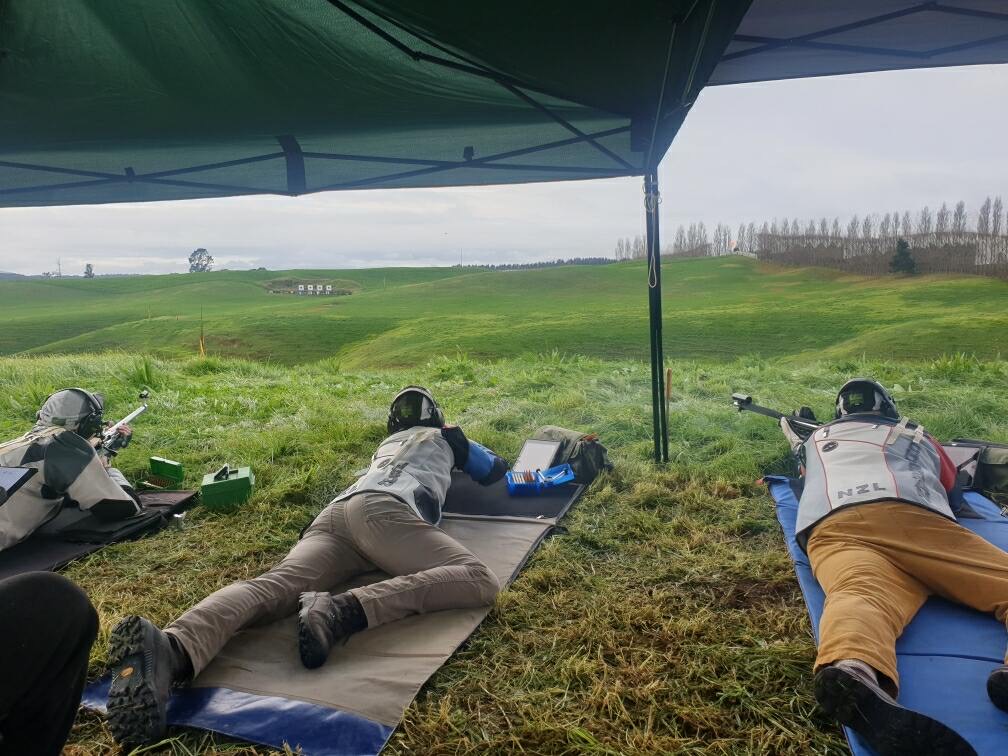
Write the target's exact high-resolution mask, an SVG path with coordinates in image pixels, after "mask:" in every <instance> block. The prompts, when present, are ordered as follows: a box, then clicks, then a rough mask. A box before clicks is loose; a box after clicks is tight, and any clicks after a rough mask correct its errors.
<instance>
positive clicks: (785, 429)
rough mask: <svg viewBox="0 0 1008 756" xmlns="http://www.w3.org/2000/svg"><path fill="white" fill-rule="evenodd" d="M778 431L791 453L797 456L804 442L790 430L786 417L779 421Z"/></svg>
mask: <svg viewBox="0 0 1008 756" xmlns="http://www.w3.org/2000/svg"><path fill="white" fill-rule="evenodd" d="M780 429H781V432H782V433H783V434H784V438H786V439H787V442H788V445H789V446H790V447H791V452H792V453H793V454H797V453H798V450H799V449H801V448H802V446H804V445H805V442H804V441H802V440H801V438H800V437H799V436H798V434H797V433H795V432H794V430H792V428H791V423H789V422H788V419H787V418H786V417H782V418H781V419H780Z"/></svg>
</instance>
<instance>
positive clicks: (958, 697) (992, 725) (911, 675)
mask: <svg viewBox="0 0 1008 756" xmlns="http://www.w3.org/2000/svg"><path fill="white" fill-rule="evenodd" d="M763 480H764V482H766V484H767V485H768V487H769V489H770V495H771V496H773V498H774V501H775V502H776V503H777V520H778V521H779V522H780V525H781V530H782V531H783V533H784V540H785V541H786V543H787V548H788V553H789V554H790V555H791V559H792V561H793V562H794V568H795V574H796V575H797V577H798V584H799V586H800V587H801V592H802V595H803V596H804V597H805V604H806V606H807V607H808V613H809V617H810V618H811V620H812V629H813V632H814V633H815V636H816V640H817V641H818V638H819V618H820V616H821V615H822V611H823V604H824V602H825V599H826V597H825V595H824V594H823V590H822V588H821V587H820V586H819V583H818V582H816V579H815V577H814V576H813V574H812V567H811V566H810V565H809V561H808V557H807V556H806V554H805V552H803V551H802V550H801V548H800V547H799V546H798V542H797V541H796V540H795V520H796V519H797V517H798V498H797V496H796V494H795V489H794V486H793V484H795V483H796V481H793V480H792V479H790V478H785V477H780V476H769V475H768V476H766V477H765V478H764V479H763ZM966 501H967V502H968V503H969V505H970V506H971V507H972V508H973V509H974V510H975V511H976V512H977V514H978V515H980V517H979V518H978V519H968V518H963V519H962V520H961V521H960V524H962V525H963V526H964V527H967V528H969V529H970V530H972V531H973V532H975V533H977V534H979V535H980V536H982V537H983V538H985V539H986V540H988V541H990V542H991V543H993V544H994V545H996V546H998V547H1000V548H1002V549H1005V550H1006V551H1008V519H1005V518H1004V517H1002V516H1001V510H1000V508H999V507H998V506H997V505H996V504H994V503H993V502H992V501H990V500H989V499H986V498H984V497H983V496H981V495H979V494H976V493H972V492H970V493H967V494H966ZM1006 642H1008V635H1006V633H1005V627H1004V625H1002V624H1001V623H1000V622H998V621H997V620H996V619H994V617H993V615H987V614H982V613H980V612H977V611H974V610H972V609H969V608H967V607H964V606H960V605H958V604H953V603H950V602H948V601H945V600H943V599H940V598H938V597H932V598H930V599H928V601H927V603H926V604H925V605H924V606H923V608H922V609H921V610H920V611H919V612H918V613H917V616H916V617H914V619H913V621H912V622H911V623H910V624H909V625H908V626H907V628H906V630H905V631H904V632H903V635H902V637H900V639H899V640H898V641H897V642H896V659H897V667H898V669H899V675H900V695H899V702H900V704H902V705H903V706H906V707H907V708H910V709H914V710H915V711H919V712H922V713H924V714H927V715H928V716H930V717H934V718H935V719H937V720H939V721H941V722H944V723H945V724H947V725H948V726H949V727H952V728H953V729H954V730H955V731H956V732H958V733H959V734H960V735H962V736H963V737H964V738H966V739H967V740H968V741H969V742H970V744H971V745H972V746H973V747H974V748H975V749H976V750H977V753H978V754H980V756H986V755H988V754H990V755H991V756H993V755H994V754H1004V753H1008V714H1006V713H1004V712H1002V711H1001V710H1000V709H998V708H996V707H995V706H994V704H992V703H991V702H990V699H989V698H987V676H988V675H989V674H990V673H991V671H992V670H993V669H994V668H995V667H997V666H998V665H1000V664H1003V663H1004V654H1005V645H1006ZM844 732H845V734H846V735H847V741H848V743H849V744H850V748H851V752H852V753H854V754H855V755H856V756H872V754H874V753H875V752H874V751H873V750H872V749H871V748H869V747H868V745H867V744H865V742H864V741H863V740H861V738H859V737H858V736H857V734H856V733H854V732H853V731H852V730H850V729H848V728H844Z"/></svg>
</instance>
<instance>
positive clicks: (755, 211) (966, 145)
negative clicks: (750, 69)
mask: <svg viewBox="0 0 1008 756" xmlns="http://www.w3.org/2000/svg"><path fill="white" fill-rule="evenodd" d="M1006 92H1008V66H976V67H969V68H955V69H935V70H922V71H910V72H892V73H877V74H865V75H858V76H842V77H831V78H820V79H811V80H800V81H785V82H773V83H766V84H746V85H737V86H729V87H717V88H711V89H707V90H705V91H704V93H703V94H702V96H701V97H700V100H699V101H698V103H697V104H696V106H695V107H694V108H693V111H692V112H691V113H690V115H689V118H688V119H687V121H686V125H685V126H684V127H683V129H682V131H681V132H680V133H679V136H678V137H677V139H676V141H675V143H674V144H673V146H672V148H671V149H670V150H669V152H668V154H667V155H666V156H665V160H664V161H663V163H662V165H661V171H660V180H661V190H662V195H663V203H662V218H661V222H662V231H663V240H664V241H665V242H668V241H670V240H671V238H672V235H673V232H674V230H675V227H676V225H678V224H679V223H690V222H692V221H698V220H702V221H704V222H705V223H707V225H708V226H712V225H713V224H715V223H717V222H719V221H724V222H727V223H730V224H731V225H732V226H733V227H735V226H737V224H738V223H739V222H740V221H750V220H752V221H757V222H759V221H762V220H763V219H764V218H769V217H771V216H775V215H776V216H785V215H786V216H788V217H795V216H797V217H799V218H802V219H807V218H808V217H816V218H818V217H820V216H823V215H825V216H828V217H830V218H832V217H833V216H836V215H839V216H841V218H842V219H846V218H849V217H850V215H851V214H853V213H858V214H859V215H860V214H864V213H866V212H876V211H881V212H886V211H890V210H901V211H902V210H905V209H911V210H915V209H918V208H919V207H921V206H923V205H925V204H929V205H931V206H932V208H934V207H935V206H937V205H940V204H941V202H942V201H948V202H950V204H951V203H953V202H955V201H956V200H959V199H964V200H965V201H966V203H967V208H968V209H969V210H970V211H971V212H973V211H975V210H976V208H977V207H978V206H979V204H980V203H981V202H982V201H983V198H984V197H985V196H987V195H988V194H992V195H994V194H1002V195H1004V196H1005V198H1006V199H1008V129H1006V128H1005V124H1006V123H1008V97H1006V96H1005V94H1006ZM639 233H643V215H642V209H641V186H640V181H639V180H638V179H610V180H601V181H578V182H566V183H561V184H533V185H525V186H509V187H481V188H466V189H415V190H405V189H398V190H382V191H374V190H372V191H360V192H331V193H328V194H315V195H310V196H306V197H299V198H286V197H242V198H232V199H215V200H191V201H187V202H161V203H144V204H132V205H102V206H85V207H55V208H14V209H0V270H10V271H15V272H18V273H39V272H41V271H43V270H55V268H56V260H57V258H61V260H62V266H63V271H64V273H78V272H79V271H80V270H82V269H83V267H84V264H85V263H86V262H91V263H93V264H94V266H95V270H96V272H97V273H99V274H100V273H126V272H151V273H153V272H171V271H182V270H186V269H187V265H186V257H187V256H188V255H189V253H190V252H191V251H192V250H193V249H194V248H196V247H206V248H207V249H208V250H209V251H210V253H211V254H212V255H213V256H214V257H215V258H216V260H217V267H219V268H220V267H230V268H249V267H257V266H260V265H263V266H266V267H268V268H303V267H317V268H341V267H361V266H377V265H407V264H412V265H442V264H452V263H456V262H458V259H459V252H460V250H461V251H462V254H463V257H464V260H465V261H466V262H467V263H470V262H512V261H525V260H535V259H552V258H557V257H564V258H566V257H578V256H584V257H587V256H596V255H611V254H612V250H613V247H614V246H615V242H616V239H617V238H618V237H620V236H633V235H636V234H639Z"/></svg>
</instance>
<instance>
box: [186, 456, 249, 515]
mask: <svg viewBox="0 0 1008 756" xmlns="http://www.w3.org/2000/svg"><path fill="white" fill-rule="evenodd" d="M254 486H255V475H253V474H252V468H251V467H229V466H228V465H224V467H222V468H221V469H220V470H217V471H215V472H211V473H207V474H206V475H204V476H203V485H202V486H201V487H200V500H201V501H202V502H203V506H204V507H206V508H207V509H209V510H210V511H212V512H232V511H234V510H235V509H236V508H237V507H238V505H239V504H241V503H242V502H244V501H248V498H249V497H250V496H251V495H252V489H253V487H254Z"/></svg>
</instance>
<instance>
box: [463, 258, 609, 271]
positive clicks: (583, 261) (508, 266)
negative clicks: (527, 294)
mask: <svg viewBox="0 0 1008 756" xmlns="http://www.w3.org/2000/svg"><path fill="white" fill-rule="evenodd" d="M614 262H616V261H615V260H613V259H612V258H611V257H571V258H568V259H567V260H560V259H556V260H541V261H539V262H527V263H501V264H500V265H466V266H465V267H466V268H476V269H477V270H532V269H534V268H556V267H559V266H561V265H610V264H612V263H614Z"/></svg>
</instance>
